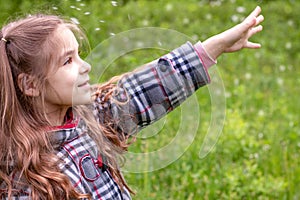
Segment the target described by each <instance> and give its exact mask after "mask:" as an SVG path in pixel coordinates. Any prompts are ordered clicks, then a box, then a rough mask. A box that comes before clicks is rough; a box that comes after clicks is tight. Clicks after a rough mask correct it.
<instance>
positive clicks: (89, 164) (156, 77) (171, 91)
mask: <svg viewBox="0 0 300 200" xmlns="http://www.w3.org/2000/svg"><path fill="white" fill-rule="evenodd" d="M209 81H210V80H209V76H208V73H207V71H206V68H205V67H204V66H203V62H202V61H201V57H199V55H198V52H197V51H195V49H194V46H193V45H192V44H190V43H186V44H184V45H182V46H181V47H179V48H177V49H175V50H174V51H172V52H171V53H169V54H167V55H165V56H163V57H161V58H160V59H158V60H156V61H153V62H151V63H149V64H147V65H145V66H144V67H142V68H141V69H140V70H138V71H136V72H133V73H130V74H128V75H126V76H124V77H123V78H122V79H121V80H120V81H119V83H118V87H117V88H118V92H117V93H116V94H115V96H114V98H115V99H116V100H118V101H126V102H127V103H125V104H116V103H114V102H115V101H110V102H109V103H108V104H107V105H106V108H109V109H110V111H111V114H112V116H113V118H115V119H116V121H117V122H118V124H117V125H118V127H120V128H121V129H123V131H125V132H126V133H128V134H134V133H136V132H138V131H139V130H140V129H141V128H143V127H145V126H147V125H149V124H151V123H153V122H154V121H156V120H158V119H160V118H161V117H163V116H164V115H166V114H167V113H168V112H170V111H172V110H173V109H174V108H175V107H177V106H179V105H180V104H181V103H182V102H183V101H184V100H185V99H186V98H187V97H188V96H190V95H191V94H193V92H194V91H195V90H196V89H198V88H199V87H201V86H203V85H205V84H207V83H208V82H209ZM100 102H101V99H100V98H97V99H96V101H95V102H94V107H93V108H94V113H95V116H96V117H97V118H98V120H99V121H100V122H101V114H103V112H101V110H103V109H104V108H103V104H101V103H100ZM50 134H52V137H51V139H52V140H53V141H54V145H55V146H54V147H55V148H57V155H58V156H59V157H60V158H61V159H62V160H63V161H64V164H62V165H61V166H60V169H61V170H62V172H63V173H65V174H66V175H67V176H68V177H69V178H70V180H71V182H72V184H73V185H74V187H75V188H76V189H77V190H78V191H80V192H82V193H89V194H91V196H92V198H93V199H103V200H118V199H123V200H127V199H131V197H130V195H129V192H128V191H127V190H126V189H125V188H124V189H123V192H121V190H120V188H119V187H118V185H117V184H116V182H115V181H114V179H113V178H112V176H111V174H110V173H109V171H108V170H107V169H106V168H105V167H104V165H103V162H102V159H103V157H102V156H101V155H99V153H98V150H97V148H96V144H95V142H94V141H93V140H92V138H91V137H89V134H88V128H87V126H86V124H85V122H84V121H83V120H79V121H77V122H75V123H70V124H67V125H65V126H63V127H61V128H60V129H59V130H57V131H55V132H52V133H50ZM0 191H1V186H0ZM18 191H19V192H18V193H17V194H16V196H15V197H14V198H13V199H14V200H25V199H28V196H29V194H30V190H29V189H28V188H21V189H19V190H18ZM0 194H1V193H0ZM0 198H1V195H0ZM1 199H5V197H3V196H2V198H1Z"/></svg>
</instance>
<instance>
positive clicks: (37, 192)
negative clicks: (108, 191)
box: [0, 15, 132, 200]
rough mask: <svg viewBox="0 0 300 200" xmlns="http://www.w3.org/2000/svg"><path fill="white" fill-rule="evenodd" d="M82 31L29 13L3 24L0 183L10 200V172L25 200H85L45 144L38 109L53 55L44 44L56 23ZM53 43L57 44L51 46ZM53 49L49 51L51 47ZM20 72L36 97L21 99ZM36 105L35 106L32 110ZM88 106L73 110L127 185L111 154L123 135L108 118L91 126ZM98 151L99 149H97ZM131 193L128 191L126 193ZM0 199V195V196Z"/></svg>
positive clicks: (122, 144)
mask: <svg viewBox="0 0 300 200" xmlns="http://www.w3.org/2000/svg"><path fill="white" fill-rule="evenodd" d="M62 24H63V25H66V27H68V28H70V30H72V31H77V32H78V33H80V34H81V33H82V32H81V31H80V29H79V28H78V27H77V26H75V25H74V24H72V23H70V22H67V21H66V20H63V19H62V18H60V17H58V16H53V15H32V16H28V17H26V18H23V19H20V20H16V21H15V22H12V23H9V24H8V25H6V26H4V27H3V28H2V30H1V32H0V38H4V39H3V40H0V90H1V91H0V102H1V104H0V115H1V123H0V185H3V184H5V185H6V190H5V192H6V193H7V194H8V197H9V198H10V197H11V196H12V195H13V194H14V186H13V185H12V184H11V180H10V174H11V173H12V171H14V172H18V173H19V174H20V176H21V177H22V179H20V180H25V181H24V183H22V184H27V185H28V187H30V189H31V199H33V200H37V199H70V198H76V199H80V198H90V196H89V195H88V194H80V193H78V192H77V191H76V190H75V189H74V188H73V186H72V184H71V182H70V181H69V179H68V177H67V176H66V175H65V174H63V173H61V172H60V170H59V168H58V164H59V162H60V161H59V159H58V157H57V156H56V155H55V153H54V151H53V147H52V146H51V144H50V142H49V138H48V135H47V131H46V129H45V127H49V125H50V124H49V122H48V120H47V117H46V113H45V111H44V110H43V109H40V108H43V106H44V104H43V102H44V93H43V91H45V86H46V84H47V78H48V77H47V75H48V74H49V73H50V72H51V70H55V69H53V67H49V66H51V65H53V63H51V62H52V60H53V56H55V55H53V54H54V52H51V51H50V52H49V49H51V46H50V45H51V42H50V43H49V40H50V38H51V36H52V35H53V33H54V31H55V30H56V29H57V28H58V26H59V25H62ZM53 45H57V44H53ZM52 49H53V47H52ZM20 73H26V74H29V75H32V76H34V77H35V78H36V79H37V80H38V83H37V84H38V85H37V87H38V89H39V91H40V92H41V94H40V96H39V98H37V97H28V96H26V95H24V94H23V93H22V92H21V90H20V88H19V87H18V85H17V77H18V75H19V74H20ZM113 82H114V81H110V82H108V83H106V84H104V85H99V86H98V89H97V93H96V95H100V94H101V93H103V94H104V96H105V99H106V100H108V99H109V96H110V95H111V94H112V91H113V90H114V88H115V84H114V83H113ZM37 105H38V106H37ZM87 108H88V106H78V107H76V108H75V109H74V111H75V112H76V114H78V115H80V116H81V117H82V118H83V119H84V120H85V121H86V123H87V125H88V127H89V129H90V134H91V137H92V138H94V140H95V141H96V143H97V145H98V148H99V149H100V150H101V152H103V153H104V154H105V156H106V157H107V159H108V163H109V170H110V172H111V174H112V175H113V177H114V178H115V180H116V182H117V183H118V185H119V186H120V188H121V189H122V188H123V187H126V188H127V189H128V190H129V191H131V190H130V189H129V187H128V186H127V184H126V183H125V181H124V178H123V177H122V175H121V172H120V170H119V168H118V162H117V159H118V158H117V155H120V154H121V153H122V152H124V151H126V149H127V147H128V143H127V141H128V136H126V135H125V134H123V133H122V132H120V131H117V130H115V129H114V128H113V125H112V123H113V121H112V119H109V118H108V120H107V121H105V122H104V124H97V123H96V120H95V118H94V117H93V116H92V115H91V112H88V111H87ZM100 147H101V148H100ZM131 192H132V191H131ZM0 196H1V194H0Z"/></svg>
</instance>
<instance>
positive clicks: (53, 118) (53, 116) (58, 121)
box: [47, 107, 69, 126]
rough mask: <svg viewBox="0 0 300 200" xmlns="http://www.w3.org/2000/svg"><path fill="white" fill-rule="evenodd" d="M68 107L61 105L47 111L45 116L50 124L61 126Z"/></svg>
mask: <svg viewBox="0 0 300 200" xmlns="http://www.w3.org/2000/svg"><path fill="white" fill-rule="evenodd" d="M68 109H69V107H63V108H59V109H55V110H49V111H48V112H47V118H48V120H49V122H50V124H51V126H61V125H63V124H64V123H65V116H66V113H67V111H68Z"/></svg>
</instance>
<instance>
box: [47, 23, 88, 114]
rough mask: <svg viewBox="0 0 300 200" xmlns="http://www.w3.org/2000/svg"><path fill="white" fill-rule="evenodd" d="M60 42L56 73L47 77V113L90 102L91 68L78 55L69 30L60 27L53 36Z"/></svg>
mask: <svg viewBox="0 0 300 200" xmlns="http://www.w3.org/2000/svg"><path fill="white" fill-rule="evenodd" d="M54 37H56V38H57V42H60V43H61V44H59V45H58V46H59V48H58V49H57V51H55V53H57V54H58V55H57V56H54V57H55V58H57V61H56V62H55V63H57V65H58V66H57V68H58V69H57V71H55V73H54V74H51V75H50V77H49V84H48V86H47V87H46V90H47V91H46V94H45V103H46V106H47V107H48V111H51V110H55V109H56V108H58V107H59V108H61V106H66V107H69V106H73V105H81V104H87V103H89V102H90V100H91V87H90V84H89V75H88V73H89V72H90V70H91V67H90V65H89V64H88V63H86V62H85V61H83V60H82V59H81V58H80V57H79V55H78V46H79V45H78V42H77V40H76V38H75V36H74V34H73V33H72V31H71V30H69V29H68V28H66V27H64V26H60V27H59V28H58V29H57V31H56V33H55V36H54Z"/></svg>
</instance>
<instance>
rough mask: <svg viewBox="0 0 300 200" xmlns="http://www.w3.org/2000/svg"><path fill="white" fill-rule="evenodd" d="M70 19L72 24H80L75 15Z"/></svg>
mask: <svg viewBox="0 0 300 200" xmlns="http://www.w3.org/2000/svg"><path fill="white" fill-rule="evenodd" d="M70 19H71V21H72V22H73V23H74V24H80V23H79V21H78V19H76V18H75V17H71V18H70Z"/></svg>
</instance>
